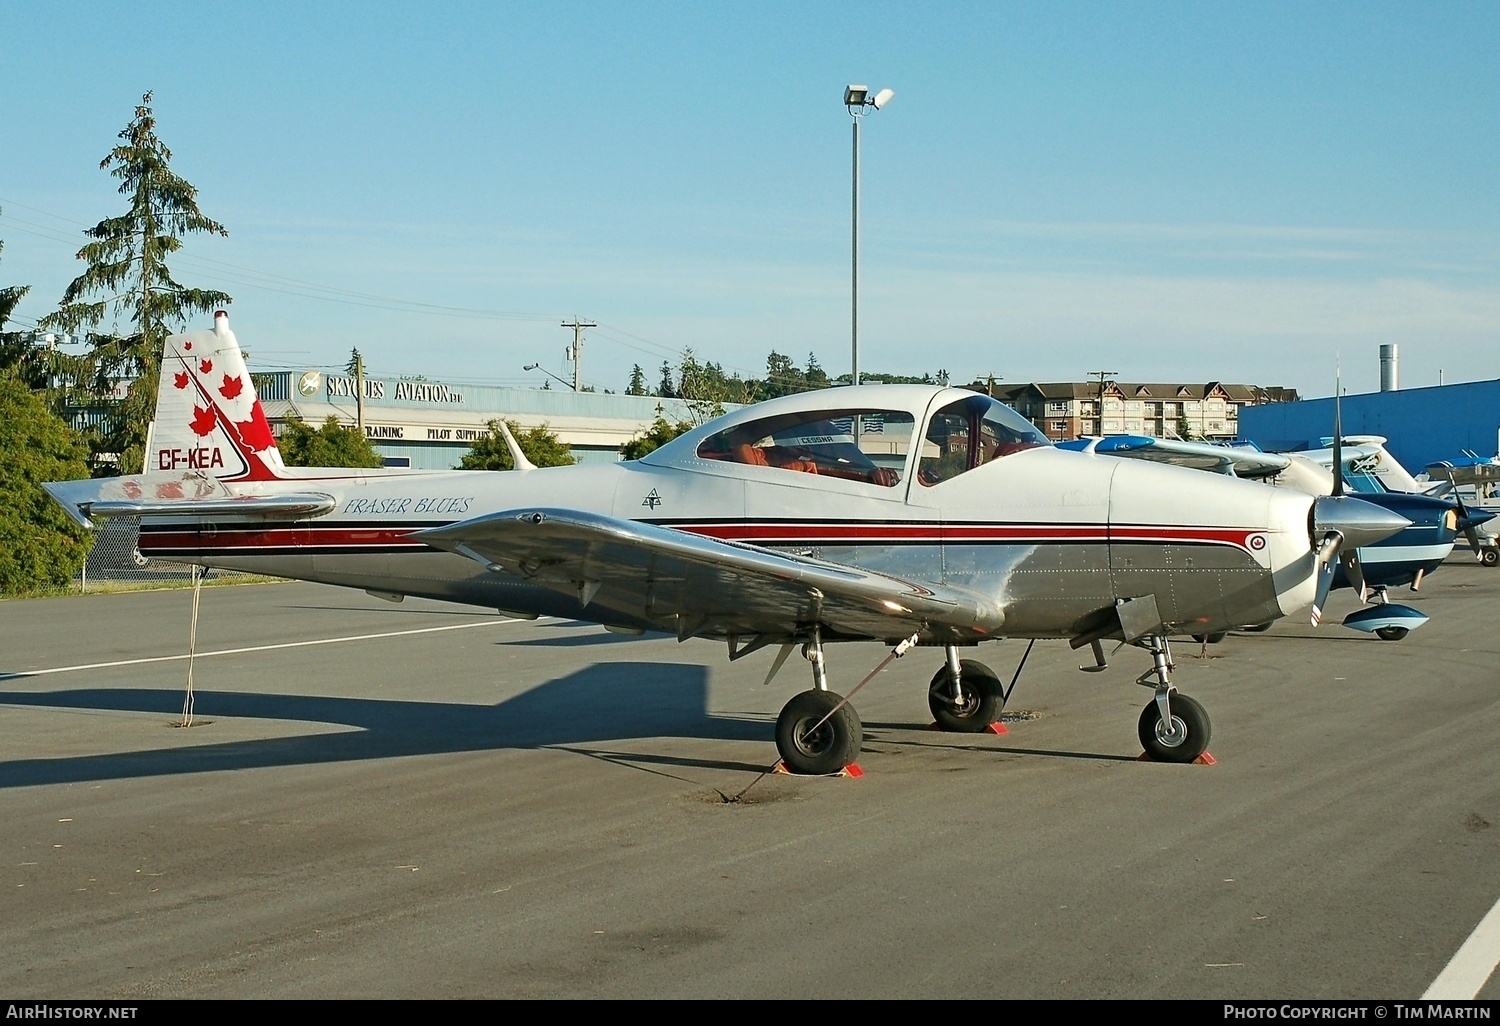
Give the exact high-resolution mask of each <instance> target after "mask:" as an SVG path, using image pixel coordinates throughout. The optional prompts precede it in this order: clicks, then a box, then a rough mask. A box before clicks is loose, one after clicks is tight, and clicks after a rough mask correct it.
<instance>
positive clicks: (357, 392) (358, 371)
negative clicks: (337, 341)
mask: <svg viewBox="0 0 1500 1026" xmlns="http://www.w3.org/2000/svg"><path fill="white" fill-rule="evenodd" d="M354 426H355V427H356V428H357V429H358V430H359V437H361V438H363V437H365V358H364V356H362V355H361V354H360V351H359V350H358V349H356V350H355V351H354Z"/></svg>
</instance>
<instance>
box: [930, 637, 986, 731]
mask: <svg viewBox="0 0 1500 1026" xmlns="http://www.w3.org/2000/svg"><path fill="white" fill-rule="evenodd" d="M944 652H945V654H946V656H947V660H946V662H945V663H944V664H943V666H942V668H941V669H939V670H938V672H937V673H936V674H934V675H933V678H932V683H931V684H930V685H928V688H927V708H928V710H929V711H930V712H931V713H932V718H933V719H934V720H936V721H937V725H938V726H939V727H941V728H942V729H944V730H947V731H952V732H953V733H956V734H978V733H980V732H981V731H983V730H985V729H987V728H988V727H989V725H990V724H991V723H994V722H995V719H996V717H998V716H999V715H1000V709H1001V707H1002V706H1003V705H1004V704H1005V696H1004V686H1003V685H1002V684H1001V683H1000V678H999V677H997V676H995V673H994V671H993V670H991V669H990V668H989V667H988V666H986V665H984V664H983V663H981V662H978V661H976V660H974V659H962V660H961V659H959V658H958V649H957V648H956V647H955V646H953V645H946V646H944Z"/></svg>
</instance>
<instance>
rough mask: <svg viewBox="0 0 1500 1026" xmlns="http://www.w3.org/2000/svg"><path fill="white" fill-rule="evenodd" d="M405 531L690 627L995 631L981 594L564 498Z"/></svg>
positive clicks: (592, 599)
mask: <svg viewBox="0 0 1500 1026" xmlns="http://www.w3.org/2000/svg"><path fill="white" fill-rule="evenodd" d="M413 537H415V538H416V539H419V540H421V541H423V542H426V543H427V544H429V545H433V546H435V547H437V548H441V549H446V550H448V551H450V552H456V553H458V554H460V555H463V556H467V557H468V558H470V559H474V560H477V561H478V562H480V563H482V564H484V565H485V566H487V567H489V568H490V569H491V570H494V571H503V572H506V573H512V574H517V575H519V576H521V577H525V578H527V579H528V580H531V581H533V582H535V583H537V584H541V585H544V586H547V587H550V588H553V589H555V590H558V591H562V592H564V593H568V594H575V595H576V596H577V597H578V598H579V600H580V601H581V602H583V603H584V604H586V605H593V604H597V605H598V606H600V607H602V608H605V609H609V610H612V611H614V612H617V613H620V614H622V615H624V616H627V617H630V618H631V619H633V620H645V621H649V622H651V623H654V624H656V625H657V626H659V627H661V628H662V629H666V630H676V631H677V632H678V634H679V635H680V636H684V637H686V636H688V635H690V634H782V635H788V634H794V633H796V631H797V630H798V628H799V627H805V626H806V625H809V624H814V623H819V624H823V625H824V626H825V627H828V628H832V629H833V630H835V631H838V632H840V633H843V634H847V635H850V636H863V637H874V638H888V637H897V636H903V635H905V634H910V633H912V632H913V631H923V630H926V631H929V632H931V633H933V634H937V635H942V636H945V637H946V636H952V635H954V634H959V635H961V636H963V637H967V638H970V639H975V638H982V637H990V636H993V635H994V634H995V633H997V632H998V630H999V628H1000V626H1001V623H1002V621H1003V617H1002V615H1001V612H1000V610H999V609H998V608H997V607H996V606H995V605H994V604H993V603H990V602H988V601H986V600H985V599H983V598H982V597H981V596H978V595H975V594H972V593H969V592H965V591H961V590H958V589H954V588H948V587H945V586H942V585H934V584H930V583H927V582H916V581H908V580H902V579H899V578H895V577H890V576H887V575H884V574H879V573H875V572H873V571H869V570H863V569H860V568H857V567H851V566H847V565H844V564H839V563H830V562H827V561H823V560H816V559H812V558H809V557H804V556H794V555H790V554H788V553H785V552H779V551H776V550H773V549H764V548H760V547H757V546H753V545H744V544H740V543H736V542H726V541H720V540H718V539H713V538H705V537H702V536H700V535H695V534H691V533H689V532H686V531H681V530H676V529H673V528H666V527H657V526H655V525H652V524H642V523H638V522H636V521H632V520H621V519H618V518H615V517H607V516H602V515H599V514H596V513H587V512H584V511H581V510H568V509H518V510H507V511H504V512H500V513H492V514H488V515H486V516H482V517H476V518H474V519H472V520H466V521H463V522H461V523H458V524H450V525H448V526H445V527H438V528H432V529H431V530H427V531H421V532H418V533H417V534H415V535H414V536H413Z"/></svg>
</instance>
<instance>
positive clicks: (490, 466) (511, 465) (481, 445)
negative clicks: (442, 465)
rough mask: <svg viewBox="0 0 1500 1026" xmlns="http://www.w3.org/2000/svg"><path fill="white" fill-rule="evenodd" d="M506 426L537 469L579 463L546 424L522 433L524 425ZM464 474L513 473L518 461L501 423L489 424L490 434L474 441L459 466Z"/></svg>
mask: <svg viewBox="0 0 1500 1026" xmlns="http://www.w3.org/2000/svg"><path fill="white" fill-rule="evenodd" d="M505 426H506V427H508V428H510V433H511V434H512V435H514V436H515V439H516V444H517V445H519V446H520V447H521V454H522V455H523V456H525V457H526V458H527V459H528V460H530V461H531V462H532V463H533V464H534V465H535V466H538V467H566V466H568V465H569V464H572V463H574V462H576V461H575V460H574V458H573V453H572V451H571V450H570V449H569V448H568V447H567V446H566V445H564V444H563V443H562V442H561V441H559V440H558V437H557V435H555V434H553V433H552V431H551V429H549V428H548V427H547V425H546V424H540V425H538V426H536V427H534V428H529V429H526V430H524V431H523V430H522V429H521V425H520V424H517V423H516V422H515V421H513V420H510V419H507V420H506V421H505ZM458 465H459V467H460V468H462V469H463V470H514V469H515V466H516V461H515V460H514V459H512V458H511V455H510V446H508V445H506V444H505V436H504V435H502V434H501V433H500V422H499V421H498V420H492V421H490V430H489V433H488V434H486V435H483V436H482V437H480V438H476V439H475V440H474V444H473V445H471V446H470V447H469V451H468V453H467V454H465V456H464V458H463V459H462V460H461V461H460V462H459V464H458Z"/></svg>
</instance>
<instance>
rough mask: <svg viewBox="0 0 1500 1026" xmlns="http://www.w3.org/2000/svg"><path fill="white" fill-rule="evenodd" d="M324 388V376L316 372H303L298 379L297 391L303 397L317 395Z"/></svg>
mask: <svg viewBox="0 0 1500 1026" xmlns="http://www.w3.org/2000/svg"><path fill="white" fill-rule="evenodd" d="M322 387H323V375H322V374H321V373H320V372H318V371H315V370H310V371H303V372H302V376H301V377H300V378H298V379H297V391H298V392H300V393H302V394H303V395H308V396H311V395H317V394H318V392H319V390H321V389H322Z"/></svg>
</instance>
